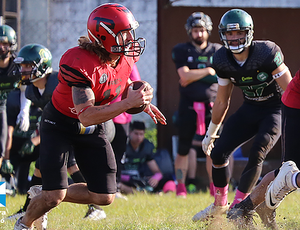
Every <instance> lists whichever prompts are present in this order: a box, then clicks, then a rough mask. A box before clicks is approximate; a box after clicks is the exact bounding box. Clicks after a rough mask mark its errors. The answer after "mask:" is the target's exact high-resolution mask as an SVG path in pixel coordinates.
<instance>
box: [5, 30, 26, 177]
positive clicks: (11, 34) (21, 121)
mask: <svg viewBox="0 0 300 230" xmlns="http://www.w3.org/2000/svg"><path fill="white" fill-rule="evenodd" d="M16 50H17V36H16V32H15V31H14V29H13V28H11V27H10V26H8V25H0V83H1V84H0V168H1V171H2V172H3V173H5V174H10V173H12V172H13V166H12V164H11V163H10V160H9V158H8V157H7V156H5V155H4V153H5V148H6V141H7V132H8V130H7V116H6V101H7V96H8V94H9V92H11V91H12V90H14V89H15V88H17V87H18V86H19V84H18V83H19V81H20V75H19V74H18V73H17V68H16V65H15V64H14V62H13V61H14V59H15V57H16V54H15V52H16ZM25 89H26V86H20V90H21V94H20V100H21V109H20V112H19V114H18V116H17V125H18V129H19V130H21V131H27V130H28V128H29V123H30V122H29V108H30V101H29V100H27V99H26V98H25Z"/></svg>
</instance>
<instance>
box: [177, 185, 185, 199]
mask: <svg viewBox="0 0 300 230" xmlns="http://www.w3.org/2000/svg"><path fill="white" fill-rule="evenodd" d="M176 196H177V197H179V198H186V188H185V184H183V183H178V185H177V188H176Z"/></svg>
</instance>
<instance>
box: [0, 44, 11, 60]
mask: <svg viewBox="0 0 300 230" xmlns="http://www.w3.org/2000/svg"><path fill="white" fill-rule="evenodd" d="M0 42H1V41H0ZM2 47H3V48H2V49H0V60H4V59H6V58H7V57H9V53H10V50H11V48H10V45H9V46H2Z"/></svg>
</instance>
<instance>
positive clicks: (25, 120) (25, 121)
mask: <svg viewBox="0 0 300 230" xmlns="http://www.w3.org/2000/svg"><path fill="white" fill-rule="evenodd" d="M16 124H17V126H18V128H19V130H20V131H23V132H26V131H28V129H29V126H30V120H29V112H28V111H27V110H21V111H20V113H19V115H18V117H17V122H16Z"/></svg>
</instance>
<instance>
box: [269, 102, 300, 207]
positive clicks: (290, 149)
mask: <svg viewBox="0 0 300 230" xmlns="http://www.w3.org/2000/svg"><path fill="white" fill-rule="evenodd" d="M282 113H283V116H282V146H283V162H284V163H283V165H282V167H281V168H280V170H279V173H278V175H277V176H276V178H275V179H274V181H273V182H272V183H271V184H270V185H269V188H268V191H267V192H266V204H267V206H268V207H269V208H271V209H275V208H277V207H278V206H279V205H280V203H281V202H282V201H283V199H284V198H285V196H286V195H287V194H289V193H290V192H292V191H295V190H296V189H297V188H299V185H300V177H299V169H298V167H299V166H300V156H299V154H297V152H298V146H299V144H298V142H299V135H300V134H299V128H300V122H299V116H300V110H299V109H293V108H289V107H287V106H285V105H283V106H282ZM297 166H298V167H297Z"/></svg>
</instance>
